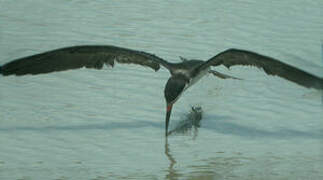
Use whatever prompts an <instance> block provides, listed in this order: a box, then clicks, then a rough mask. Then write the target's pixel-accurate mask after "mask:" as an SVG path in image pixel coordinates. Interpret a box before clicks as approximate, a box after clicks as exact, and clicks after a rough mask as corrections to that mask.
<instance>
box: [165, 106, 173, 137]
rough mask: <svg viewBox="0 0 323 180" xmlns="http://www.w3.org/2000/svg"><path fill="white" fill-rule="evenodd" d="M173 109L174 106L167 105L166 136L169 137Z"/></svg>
mask: <svg viewBox="0 0 323 180" xmlns="http://www.w3.org/2000/svg"><path fill="white" fill-rule="evenodd" d="M172 108H173V104H167V107H166V132H165V135H166V136H167V135H168V123H169V118H170V114H171V113H172Z"/></svg>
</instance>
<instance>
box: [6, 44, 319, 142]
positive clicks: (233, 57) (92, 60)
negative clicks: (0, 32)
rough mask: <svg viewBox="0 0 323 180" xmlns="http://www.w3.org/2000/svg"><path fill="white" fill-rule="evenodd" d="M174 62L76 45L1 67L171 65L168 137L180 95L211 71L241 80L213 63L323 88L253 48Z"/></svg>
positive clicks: (10, 70) (21, 71)
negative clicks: (255, 69) (258, 70)
mask: <svg viewBox="0 0 323 180" xmlns="http://www.w3.org/2000/svg"><path fill="white" fill-rule="evenodd" d="M182 61H183V62H180V63H170V62H167V61H165V60H164V59H162V58H160V57H157V56H156V55H153V54H150V53H146V52H142V51H136V50H131V49H126V48H122V47H116V46H109V45H101V46H100V45H84V46H73V47H65V48H61V49H56V50H52V51H47V52H44V53H40V54H36V55H32V56H28V57H23V58H19V59H16V60H13V61H11V62H8V63H6V64H4V65H2V66H0V74H2V75H3V76H8V75H17V76H20V75H27V74H32V75H36V74H42V73H50V72H55V71H64V70H69V69H78V68H82V67H86V68H95V69H102V67H103V65H104V64H106V65H109V66H112V67H113V65H114V63H115V62H118V63H128V64H129V63H132V64H139V65H142V66H147V67H150V68H152V69H154V70H155V71H158V69H159V68H160V65H162V66H164V67H165V68H167V69H168V70H169V72H170V74H171V77H170V78H169V79H168V81H167V83H166V86H165V90H164V94H165V99H166V121H165V123H166V124H165V126H166V131H165V134H166V136H167V135H168V124H169V119H170V115H171V112H172V108H173V105H174V103H175V102H176V101H177V100H178V98H179V97H180V95H181V94H182V93H183V92H184V91H185V90H186V89H187V88H188V87H190V86H191V85H192V84H194V83H195V82H196V81H198V80H199V79H200V78H201V77H203V76H204V75H205V74H207V73H212V74H214V75H215V76H217V77H219V78H222V79H227V78H233V79H239V78H236V77H233V76H229V75H225V74H222V73H220V72H217V71H215V70H212V69H211V66H219V65H224V66H226V67H227V68H229V67H231V66H234V65H250V66H255V67H258V68H262V69H263V70H264V71H265V72H266V73H267V74H269V75H277V76H280V77H282V78H284V79H287V80H289V81H292V82H294V83H297V84H299V85H301V86H304V87H306V88H315V89H323V79H322V78H320V77H317V76H315V75H313V74H310V73H307V72H305V71H303V70H301V69H299V68H296V67H293V66H291V65H288V64H286V63H283V62H281V61H279V60H277V59H274V58H271V57H268V56H264V55H261V54H258V53H254V52H251V51H246V50H240V49H228V50H226V51H223V52H221V53H219V54H217V55H216V56H214V57H212V58H210V59H209V60H207V61H202V60H186V59H183V58H182Z"/></svg>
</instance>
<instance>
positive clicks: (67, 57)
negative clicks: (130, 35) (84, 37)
mask: <svg viewBox="0 0 323 180" xmlns="http://www.w3.org/2000/svg"><path fill="white" fill-rule="evenodd" d="M115 61H116V62H118V63H131V64H138V65H142V66H147V67H150V68H152V69H154V70H155V71H158V69H159V68H160V65H163V66H165V67H166V68H169V63H168V62H167V61H165V60H163V59H161V58H159V57H157V56H155V55H153V54H149V53H145V52H141V51H135V50H131V49H126V48H120V47H116V46H73V47H66V48H61V49H56V50H53V51H48V52H44V53H41V54H36V55H32V56H28V57H23V58H20V59H16V60H13V61H11V62H9V63H7V64H5V65H3V66H2V67H1V72H0V73H1V74H3V75H5V76H6V75H12V74H14V75H25V74H42V73H50V72H54V71H64V70H69V69H78V68H82V67H86V68H94V69H102V67H103V65H104V64H106V65H109V66H113V65H114V62H115Z"/></svg>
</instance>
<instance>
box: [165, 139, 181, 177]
mask: <svg viewBox="0 0 323 180" xmlns="http://www.w3.org/2000/svg"><path fill="white" fill-rule="evenodd" d="M165 154H166V156H167V158H168V160H169V166H168V170H167V171H168V173H167V174H166V179H177V178H178V177H180V174H179V173H178V172H177V171H176V169H174V165H175V164H176V160H175V158H174V157H173V156H172V154H171V152H170V150H169V144H168V141H167V138H166V141H165Z"/></svg>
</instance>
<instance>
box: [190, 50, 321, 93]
mask: <svg viewBox="0 0 323 180" xmlns="http://www.w3.org/2000/svg"><path fill="white" fill-rule="evenodd" d="M219 65H224V66H226V67H227V68H229V67H231V66H234V65H249V66H256V67H258V68H262V69H263V70H264V71H265V72H266V73H267V74H269V75H274V76H275V75H277V76H280V77H282V78H285V79H287V80H289V81H292V82H294V83H297V84H299V85H301V86H304V87H307V88H315V89H323V79H322V78H320V77H317V76H315V75H312V74H310V73H307V72H305V71H303V70H301V69H298V68H296V67H293V66H291V65H288V64H285V63H283V62H281V61H279V60H277V59H274V58H271V57H268V56H264V55H260V54H257V53H254V52H250V51H246V50H239V49H228V50H226V51H224V52H221V53H219V54H218V55H216V56H214V57H212V58H211V59H209V60H208V61H206V62H205V63H204V64H201V65H200V66H199V67H198V68H197V69H196V73H197V72H199V71H200V70H203V69H205V68H208V67H209V66H219Z"/></svg>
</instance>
